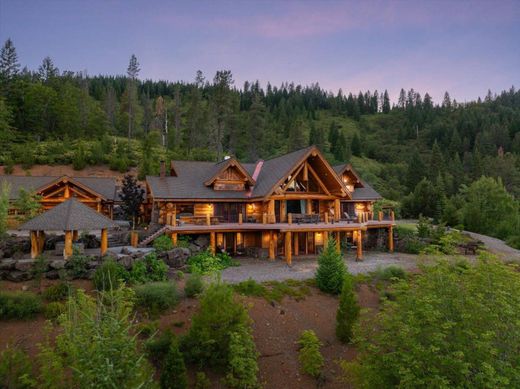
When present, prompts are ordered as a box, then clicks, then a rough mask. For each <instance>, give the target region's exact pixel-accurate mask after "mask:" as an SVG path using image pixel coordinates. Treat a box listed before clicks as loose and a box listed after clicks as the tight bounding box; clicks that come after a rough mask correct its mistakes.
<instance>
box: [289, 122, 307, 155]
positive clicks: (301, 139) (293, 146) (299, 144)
mask: <svg viewBox="0 0 520 389" xmlns="http://www.w3.org/2000/svg"><path fill="white" fill-rule="evenodd" d="M304 128H305V123H304V122H303V120H302V119H298V120H296V121H295V122H294V124H293V125H292V126H291V127H289V138H288V151H295V150H299V149H302V148H304V147H305V145H306V143H307V142H305V131H304Z"/></svg>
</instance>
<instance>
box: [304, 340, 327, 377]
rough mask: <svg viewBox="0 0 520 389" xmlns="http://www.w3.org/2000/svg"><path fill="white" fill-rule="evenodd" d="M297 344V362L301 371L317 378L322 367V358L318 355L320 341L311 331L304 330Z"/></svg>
mask: <svg viewBox="0 0 520 389" xmlns="http://www.w3.org/2000/svg"><path fill="white" fill-rule="evenodd" d="M298 344H299V345H300V352H299V355H298V361H299V362H300V367H301V370H302V371H303V372H304V373H306V374H309V375H310V376H312V377H314V378H319V377H320V376H321V370H322V369H323V365H324V361H323V356H322V355H321V353H320V347H321V346H322V344H321V342H320V340H319V339H318V337H317V336H316V334H315V333H314V331H313V330H305V331H303V332H302V334H301V336H300V340H298Z"/></svg>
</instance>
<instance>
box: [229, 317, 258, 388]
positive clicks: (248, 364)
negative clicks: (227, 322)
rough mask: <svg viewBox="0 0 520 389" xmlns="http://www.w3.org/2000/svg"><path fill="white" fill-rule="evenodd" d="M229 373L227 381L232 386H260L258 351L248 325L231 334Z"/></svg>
mask: <svg viewBox="0 0 520 389" xmlns="http://www.w3.org/2000/svg"><path fill="white" fill-rule="evenodd" d="M230 337H231V339H230V341H229V362H228V373H227V374H226V378H225V380H224V381H225V383H226V384H227V385H228V386H229V387H230V388H236V389H254V388H258V387H259V386H260V385H259V384H258V378H257V374H258V362H257V359H258V352H257V351H256V346H255V342H254V341H253V336H252V335H251V330H250V329H249V328H248V327H242V328H239V330H238V331H236V332H232V333H231V334H230Z"/></svg>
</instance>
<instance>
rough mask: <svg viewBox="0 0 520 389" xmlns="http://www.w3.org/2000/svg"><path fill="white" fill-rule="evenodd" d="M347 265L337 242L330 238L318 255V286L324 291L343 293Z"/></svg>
mask: <svg viewBox="0 0 520 389" xmlns="http://www.w3.org/2000/svg"><path fill="white" fill-rule="evenodd" d="M345 273H346V267H345V262H344V261H343V256H342V255H341V253H338V251H337V250H336V242H335V241H334V239H329V241H328V243H327V246H326V247H325V249H324V250H323V251H322V252H321V253H320V255H319V257H318V269H317V270H316V286H317V287H318V288H319V289H320V290H321V291H323V292H326V293H331V294H339V293H341V288H342V286H343V278H344V277H345Z"/></svg>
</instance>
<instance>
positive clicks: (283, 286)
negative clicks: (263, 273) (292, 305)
mask: <svg viewBox="0 0 520 389" xmlns="http://www.w3.org/2000/svg"><path fill="white" fill-rule="evenodd" d="M308 283H309V281H297V280H291V279H289V280H285V281H267V282H264V285H265V286H266V294H265V296H264V297H265V298H266V300H267V301H269V302H273V301H277V302H280V301H282V299H283V298H284V297H286V296H289V297H293V298H294V299H295V300H296V301H299V300H303V299H304V298H305V296H308V295H309V294H310V293H311V290H310V288H309V286H308Z"/></svg>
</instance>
